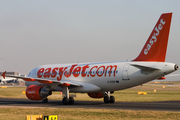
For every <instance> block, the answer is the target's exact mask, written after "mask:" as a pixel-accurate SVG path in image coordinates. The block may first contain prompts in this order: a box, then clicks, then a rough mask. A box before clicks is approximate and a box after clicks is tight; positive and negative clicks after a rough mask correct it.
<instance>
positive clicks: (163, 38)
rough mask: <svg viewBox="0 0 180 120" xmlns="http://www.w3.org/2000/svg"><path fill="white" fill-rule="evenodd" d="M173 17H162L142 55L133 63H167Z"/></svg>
mask: <svg viewBox="0 0 180 120" xmlns="http://www.w3.org/2000/svg"><path fill="white" fill-rule="evenodd" d="M171 17H172V13H164V14H162V15H161V16H160V18H159V20H158V22H157V23H156V25H155V27H154V29H153V30H152V32H151V34H150V36H149V38H148V40H147V42H146V44H145V45H144V47H143V49H142V51H141V53H140V54H139V56H138V57H137V58H136V59H134V60H133V61H156V62H164V61H165V58H166V49H167V44H168V38H169V30H170V25H171Z"/></svg>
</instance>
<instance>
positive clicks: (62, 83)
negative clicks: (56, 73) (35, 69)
mask: <svg viewBox="0 0 180 120" xmlns="http://www.w3.org/2000/svg"><path fill="white" fill-rule="evenodd" d="M1 76H3V78H4V79H5V77H12V78H20V79H23V80H24V81H27V82H33V81H37V82H39V83H42V84H52V83H59V85H60V86H77V87H81V86H82V85H81V84H79V83H76V82H73V81H71V80H61V81H55V80H49V79H42V78H32V77H23V76H17V75H9V74H6V71H5V72H4V73H3V74H2V75H1Z"/></svg>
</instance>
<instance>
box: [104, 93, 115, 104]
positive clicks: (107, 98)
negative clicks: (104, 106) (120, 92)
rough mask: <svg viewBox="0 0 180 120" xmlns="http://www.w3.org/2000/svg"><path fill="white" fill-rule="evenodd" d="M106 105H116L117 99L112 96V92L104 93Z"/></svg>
mask: <svg viewBox="0 0 180 120" xmlns="http://www.w3.org/2000/svg"><path fill="white" fill-rule="evenodd" d="M104 94H105V96H104V103H114V102H115V97H114V96H110V91H107V92H105V93H104Z"/></svg>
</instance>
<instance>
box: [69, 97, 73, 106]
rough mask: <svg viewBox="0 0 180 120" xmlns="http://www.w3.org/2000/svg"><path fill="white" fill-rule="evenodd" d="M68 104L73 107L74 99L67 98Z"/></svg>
mask: <svg viewBox="0 0 180 120" xmlns="http://www.w3.org/2000/svg"><path fill="white" fill-rule="evenodd" d="M69 104H70V105H73V104H74V98H73V97H69Z"/></svg>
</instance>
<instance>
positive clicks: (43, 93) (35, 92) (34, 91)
mask: <svg viewBox="0 0 180 120" xmlns="http://www.w3.org/2000/svg"><path fill="white" fill-rule="evenodd" d="M51 94H52V92H51V91H50V90H48V89H46V88H44V87H43V86H39V85H30V86H29V87H27V89H26V96H27V97H28V98H29V99H30V100H42V99H44V98H46V97H47V96H49V95H51Z"/></svg>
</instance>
